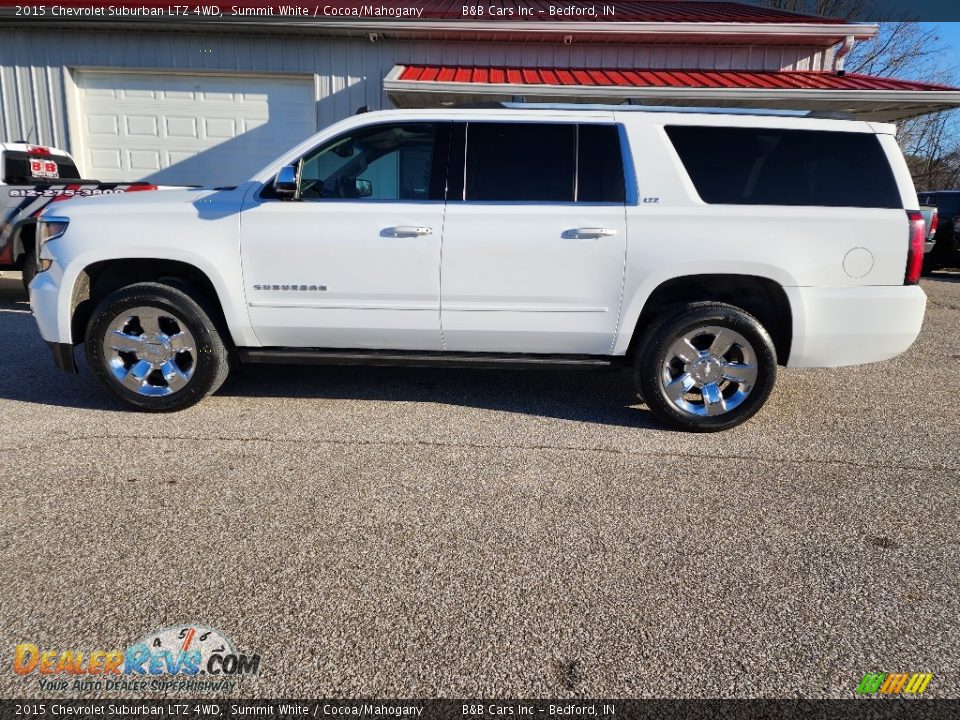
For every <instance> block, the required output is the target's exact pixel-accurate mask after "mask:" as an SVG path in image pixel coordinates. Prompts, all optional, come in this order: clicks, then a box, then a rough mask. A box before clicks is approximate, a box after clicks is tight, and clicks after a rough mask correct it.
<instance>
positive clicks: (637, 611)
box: [0, 274, 960, 698]
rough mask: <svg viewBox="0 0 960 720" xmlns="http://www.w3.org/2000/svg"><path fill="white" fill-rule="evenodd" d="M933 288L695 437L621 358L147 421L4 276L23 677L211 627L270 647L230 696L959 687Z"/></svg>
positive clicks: (959, 306)
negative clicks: (911, 320)
mask: <svg viewBox="0 0 960 720" xmlns="http://www.w3.org/2000/svg"><path fill="white" fill-rule="evenodd" d="M923 285H924V288H925V290H926V291H927V293H928V295H929V296H930V304H929V306H928V314H927V319H926V323H925V326H924V331H923V333H922V335H921V337H920V339H919V340H918V342H917V343H916V344H915V345H914V347H913V348H912V349H911V350H910V351H909V352H907V353H906V354H905V355H903V356H902V357H900V358H898V359H896V360H893V361H890V362H887V363H882V364H878V365H869V366H862V367H853V368H843V369H836V370H829V371H828V370H823V371H819V370H818V371H796V370H784V371H782V373H781V375H780V378H779V381H778V386H777V388H776V390H775V391H774V393H773V396H772V397H771V399H770V401H769V402H768V404H767V406H766V408H765V409H764V410H763V411H761V413H760V414H759V415H758V416H757V417H756V418H755V419H754V420H752V421H751V422H750V423H748V424H747V425H745V426H741V427H740V428H736V429H734V430H732V431H729V432H726V433H722V434H715V435H707V436H703V435H687V434H682V433H675V432H669V431H665V430H663V429H660V428H659V427H657V426H656V425H655V424H654V423H653V421H652V420H651V418H650V416H649V414H648V413H647V411H646V410H645V408H644V407H643V406H642V405H638V404H635V402H634V400H633V396H632V393H631V388H630V384H629V382H628V380H627V378H625V377H623V376H621V375H619V374H616V373H599V374H590V373H575V372H566V373H561V372H541V371H527V372H508V371H501V372H496V371H467V370H433V369H430V370H422V369H377V368H282V367H256V368H250V369H248V370H246V371H245V372H244V373H243V374H242V375H238V376H236V377H233V378H231V379H230V380H229V381H228V383H227V385H226V386H225V387H224V388H223V390H222V391H221V392H220V393H219V394H218V395H217V396H215V397H213V398H210V399H209V400H207V401H205V402H204V403H202V404H201V405H200V406H198V407H195V408H193V409H191V410H188V411H186V412H183V413H179V414H175V415H142V414H134V413H129V412H125V411H123V410H120V409H119V408H118V407H117V406H115V405H113V404H112V402H111V401H110V400H108V399H107V397H106V395H105V394H103V393H102V392H101V391H100V390H99V388H98V387H97V386H96V385H95V383H94V381H93V380H92V378H91V377H90V375H89V373H87V372H86V371H85V368H82V374H81V375H79V376H78V377H71V376H69V375H66V374H62V373H60V372H58V371H57V370H55V369H54V368H53V367H52V365H51V363H50V359H49V357H48V352H47V350H46V348H45V347H44V345H43V344H42V343H41V341H40V339H39V336H38V335H37V332H36V329H35V326H34V323H33V320H32V318H31V316H30V314H29V308H28V307H27V305H26V304H25V302H24V299H23V298H22V296H21V294H20V293H19V290H18V280H17V279H15V278H10V277H9V275H8V276H6V277H4V278H2V279H0V348H2V352H0V427H2V438H0V477H2V478H3V482H4V485H5V487H4V492H3V495H2V498H3V512H2V514H0V549H2V551H3V552H2V555H0V649H2V653H4V654H8V657H6V658H0V694H2V695H3V696H4V697H27V696H40V695H43V694H44V693H43V692H41V691H40V689H39V686H38V682H37V674H36V673H34V674H33V675H31V676H28V677H19V676H16V675H14V673H13V672H12V671H11V661H12V655H13V647H14V645H16V644H18V643H21V642H32V643H36V644H38V645H40V646H41V648H42V649H47V648H61V649H70V648H75V649H83V650H91V649H96V648H105V649H112V648H125V647H127V645H128V644H129V643H132V642H134V641H136V640H137V639H138V638H140V637H142V636H143V635H145V634H146V633H147V632H148V631H150V630H153V629H156V628H161V627H164V626H169V625H177V624H181V623H191V622H195V623H202V624H206V625H209V626H213V627H216V628H219V629H220V630H222V631H223V632H224V633H225V634H227V635H228V636H230V637H232V638H233V640H234V642H235V643H236V645H237V647H238V648H239V649H241V650H244V651H246V652H248V653H251V652H257V653H259V654H260V655H261V657H262V660H261V664H260V669H261V673H260V675H259V676H257V677H253V678H250V677H247V678H244V679H242V680H241V681H240V682H239V685H238V688H237V689H236V690H235V691H234V694H235V695H252V696H257V697H271V696H274V697H275V696H300V697H310V696H318V695H324V696H358V695H362V696H366V697H376V696H385V697H391V696H399V697H433V696H448V697H449V696H454V697H455V696H481V695H482V696H485V697H488V698H493V697H511V696H512V697H517V696H553V697H570V698H577V697H677V696H682V697H757V696H761V697H798V696H800V697H852V696H853V689H854V688H855V687H856V685H857V683H858V682H859V679H860V677H861V676H862V675H863V673H864V672H867V671H901V672H920V671H923V672H932V673H934V679H933V681H932V682H931V684H930V686H929V688H928V690H927V693H926V695H928V696H933V697H948V696H949V697H956V696H958V695H960V685H958V682H960V581H958V577H960V541H958V532H957V518H958V515H960V513H958V510H960V488H958V480H960V412H958V402H960V400H958V398H960V372H958V366H960V362H958V360H960V333H958V320H960V275H950V274H940V275H939V276H937V278H936V279H928V280H925V281H924V283H923ZM98 694H99V695H101V696H107V697H121V696H122V693H116V692H111V693H107V692H101V693H90V694H89V695H98ZM59 696H60V697H76V696H83V693H61V694H60V695H59ZM217 697H223V695H218V696H217Z"/></svg>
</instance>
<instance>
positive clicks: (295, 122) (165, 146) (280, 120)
mask: <svg viewBox="0 0 960 720" xmlns="http://www.w3.org/2000/svg"><path fill="white" fill-rule="evenodd" d="M76 83H77V97H78V108H77V109H78V116H79V119H80V122H79V123H78V127H77V128H73V127H71V131H72V134H71V138H72V141H73V147H74V149H75V150H76V153H75V154H76V156H77V157H78V158H79V160H80V163H81V165H82V168H81V170H82V171H83V173H84V174H85V175H87V176H88V177H94V178H98V179H100V180H104V181H122V180H150V181H154V182H162V183H167V184H214V185H221V184H227V183H236V182H240V181H242V180H244V179H246V178H248V177H250V176H251V175H252V174H253V173H254V172H256V171H257V170H259V169H260V168H262V167H263V166H264V165H266V164H267V163H269V162H270V161H271V160H272V159H274V158H275V157H277V156H278V155H280V154H282V153H283V152H284V151H286V150H287V149H288V148H290V147H291V146H292V145H294V144H295V143H297V142H299V141H300V140H302V139H304V138H305V137H308V136H309V135H311V134H312V133H314V132H316V106H315V103H314V88H313V82H312V80H310V79H307V78H303V79H296V78H269V79H268V78H263V77H251V76H242V75H236V76H223V75H216V76H215V75H209V76H208V75H201V74H197V75H166V74H161V73H127V72H109V71H82V72H77V73H76ZM74 130H77V132H74Z"/></svg>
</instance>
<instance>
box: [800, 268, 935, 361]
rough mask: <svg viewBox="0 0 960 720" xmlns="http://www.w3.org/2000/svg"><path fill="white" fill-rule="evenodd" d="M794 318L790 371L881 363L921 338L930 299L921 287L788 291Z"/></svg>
mask: <svg viewBox="0 0 960 720" xmlns="http://www.w3.org/2000/svg"><path fill="white" fill-rule="evenodd" d="M784 290H785V291H786V293H787V297H788V298H789V300H790V308H791V310H792V312H793V343H792V345H791V348H790V360H789V361H788V362H787V365H788V367H839V366H842V365H861V364H863V363H872V362H880V361H881V360H888V359H890V358H892V357H896V356H897V355H899V354H900V353H902V352H904V351H905V350H906V349H907V348H909V347H910V346H911V345H912V344H913V341H914V340H916V339H917V335H919V334H920V327H921V326H922V325H923V314H924V311H925V309H926V306H927V296H926V295H925V294H924V292H923V290H921V289H920V288H919V287H918V286H917V285H882V286H865V287H826V288H825V287H787V288H784Z"/></svg>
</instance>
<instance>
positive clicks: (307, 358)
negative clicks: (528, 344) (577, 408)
mask: <svg viewBox="0 0 960 720" xmlns="http://www.w3.org/2000/svg"><path fill="white" fill-rule="evenodd" d="M239 354H240V360H241V361H243V362H248V363H260V364H264V363H288V364H293V365H405V366H408V367H436V366H444V367H461V368H483V367H492V368H531V367H542V368H562V369H566V368H569V369H576V368H604V367H607V368H609V367H614V366H616V365H618V364H619V361H621V360H622V359H623V358H613V357H605V356H602V355H527V354H524V353H463V352H422V351H416V350H415V351H411V352H406V351H397V350H327V349H314V348H240V349H239Z"/></svg>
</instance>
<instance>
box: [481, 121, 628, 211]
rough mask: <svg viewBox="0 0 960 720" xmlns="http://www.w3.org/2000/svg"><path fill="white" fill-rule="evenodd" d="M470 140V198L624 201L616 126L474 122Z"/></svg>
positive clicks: (618, 138) (621, 164)
mask: <svg viewBox="0 0 960 720" xmlns="http://www.w3.org/2000/svg"><path fill="white" fill-rule="evenodd" d="M466 142H467V151H466V173H465V183H466V189H465V192H464V199H466V200H477V201H487V202H526V203H535V202H564V203H571V202H591V203H622V202H623V201H624V196H625V192H624V177H623V159H622V157H621V150H620V136H619V132H618V130H617V126H616V125H592V124H582V125H575V124H564V123H483V122H472V123H469V124H468V126H467V141H466Z"/></svg>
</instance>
